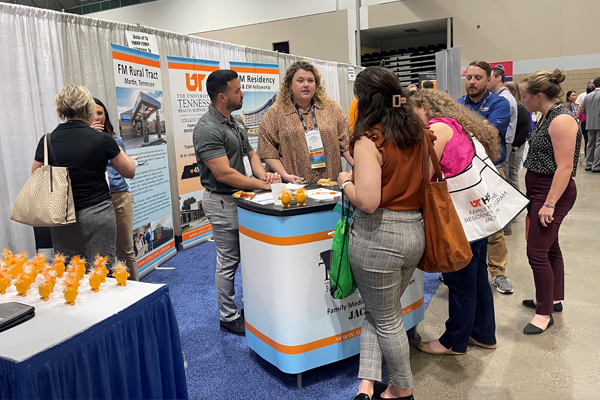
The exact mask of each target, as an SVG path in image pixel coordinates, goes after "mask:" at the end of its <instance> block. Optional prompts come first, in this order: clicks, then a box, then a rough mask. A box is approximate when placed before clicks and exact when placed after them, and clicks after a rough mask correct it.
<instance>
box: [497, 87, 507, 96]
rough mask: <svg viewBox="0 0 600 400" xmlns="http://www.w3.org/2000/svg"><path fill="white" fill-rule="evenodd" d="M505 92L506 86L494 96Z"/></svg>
mask: <svg viewBox="0 0 600 400" xmlns="http://www.w3.org/2000/svg"><path fill="white" fill-rule="evenodd" d="M505 90H506V86H504V87H503V88H502V89H501V90H500V91H499V92H498V93H496V95H498V96H500V93H502V92H504V91H505Z"/></svg>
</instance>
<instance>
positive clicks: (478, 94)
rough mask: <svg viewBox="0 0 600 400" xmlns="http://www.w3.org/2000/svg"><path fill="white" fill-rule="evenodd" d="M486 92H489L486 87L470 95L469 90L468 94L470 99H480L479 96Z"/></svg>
mask: <svg viewBox="0 0 600 400" xmlns="http://www.w3.org/2000/svg"><path fill="white" fill-rule="evenodd" d="M486 90H487V87H484V88H483V89H481V90H480V91H478V92H477V93H470V92H469V89H467V94H468V95H469V97H478V96H481V95H482V94H483V93H485V91H486Z"/></svg>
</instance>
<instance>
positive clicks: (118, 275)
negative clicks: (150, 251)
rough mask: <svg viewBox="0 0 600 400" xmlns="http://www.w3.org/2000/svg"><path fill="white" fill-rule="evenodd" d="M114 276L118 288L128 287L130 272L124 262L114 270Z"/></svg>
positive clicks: (116, 265)
mask: <svg viewBox="0 0 600 400" xmlns="http://www.w3.org/2000/svg"><path fill="white" fill-rule="evenodd" d="M112 274H113V276H114V277H115V279H116V280H117V286H127V278H129V272H127V267H126V266H125V264H123V262H121V261H119V262H117V263H116V264H115V266H114V267H113V268H112Z"/></svg>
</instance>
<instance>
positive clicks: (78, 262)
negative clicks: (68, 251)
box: [71, 256, 85, 280]
mask: <svg viewBox="0 0 600 400" xmlns="http://www.w3.org/2000/svg"><path fill="white" fill-rule="evenodd" d="M71 264H72V265H73V267H74V268H75V271H77V276H78V277H79V280H81V279H83V277H84V276H85V258H82V257H80V256H73V257H71Z"/></svg>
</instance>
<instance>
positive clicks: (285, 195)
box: [278, 190, 292, 208]
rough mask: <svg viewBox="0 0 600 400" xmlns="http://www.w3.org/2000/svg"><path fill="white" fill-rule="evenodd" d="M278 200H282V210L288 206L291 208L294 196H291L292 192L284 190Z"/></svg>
mask: <svg viewBox="0 0 600 400" xmlns="http://www.w3.org/2000/svg"><path fill="white" fill-rule="evenodd" d="M278 200H281V208H285V206H287V207H288V208H289V207H290V201H292V196H290V192H288V191H287V190H284V191H283V192H282V193H281V196H279V197H278Z"/></svg>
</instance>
